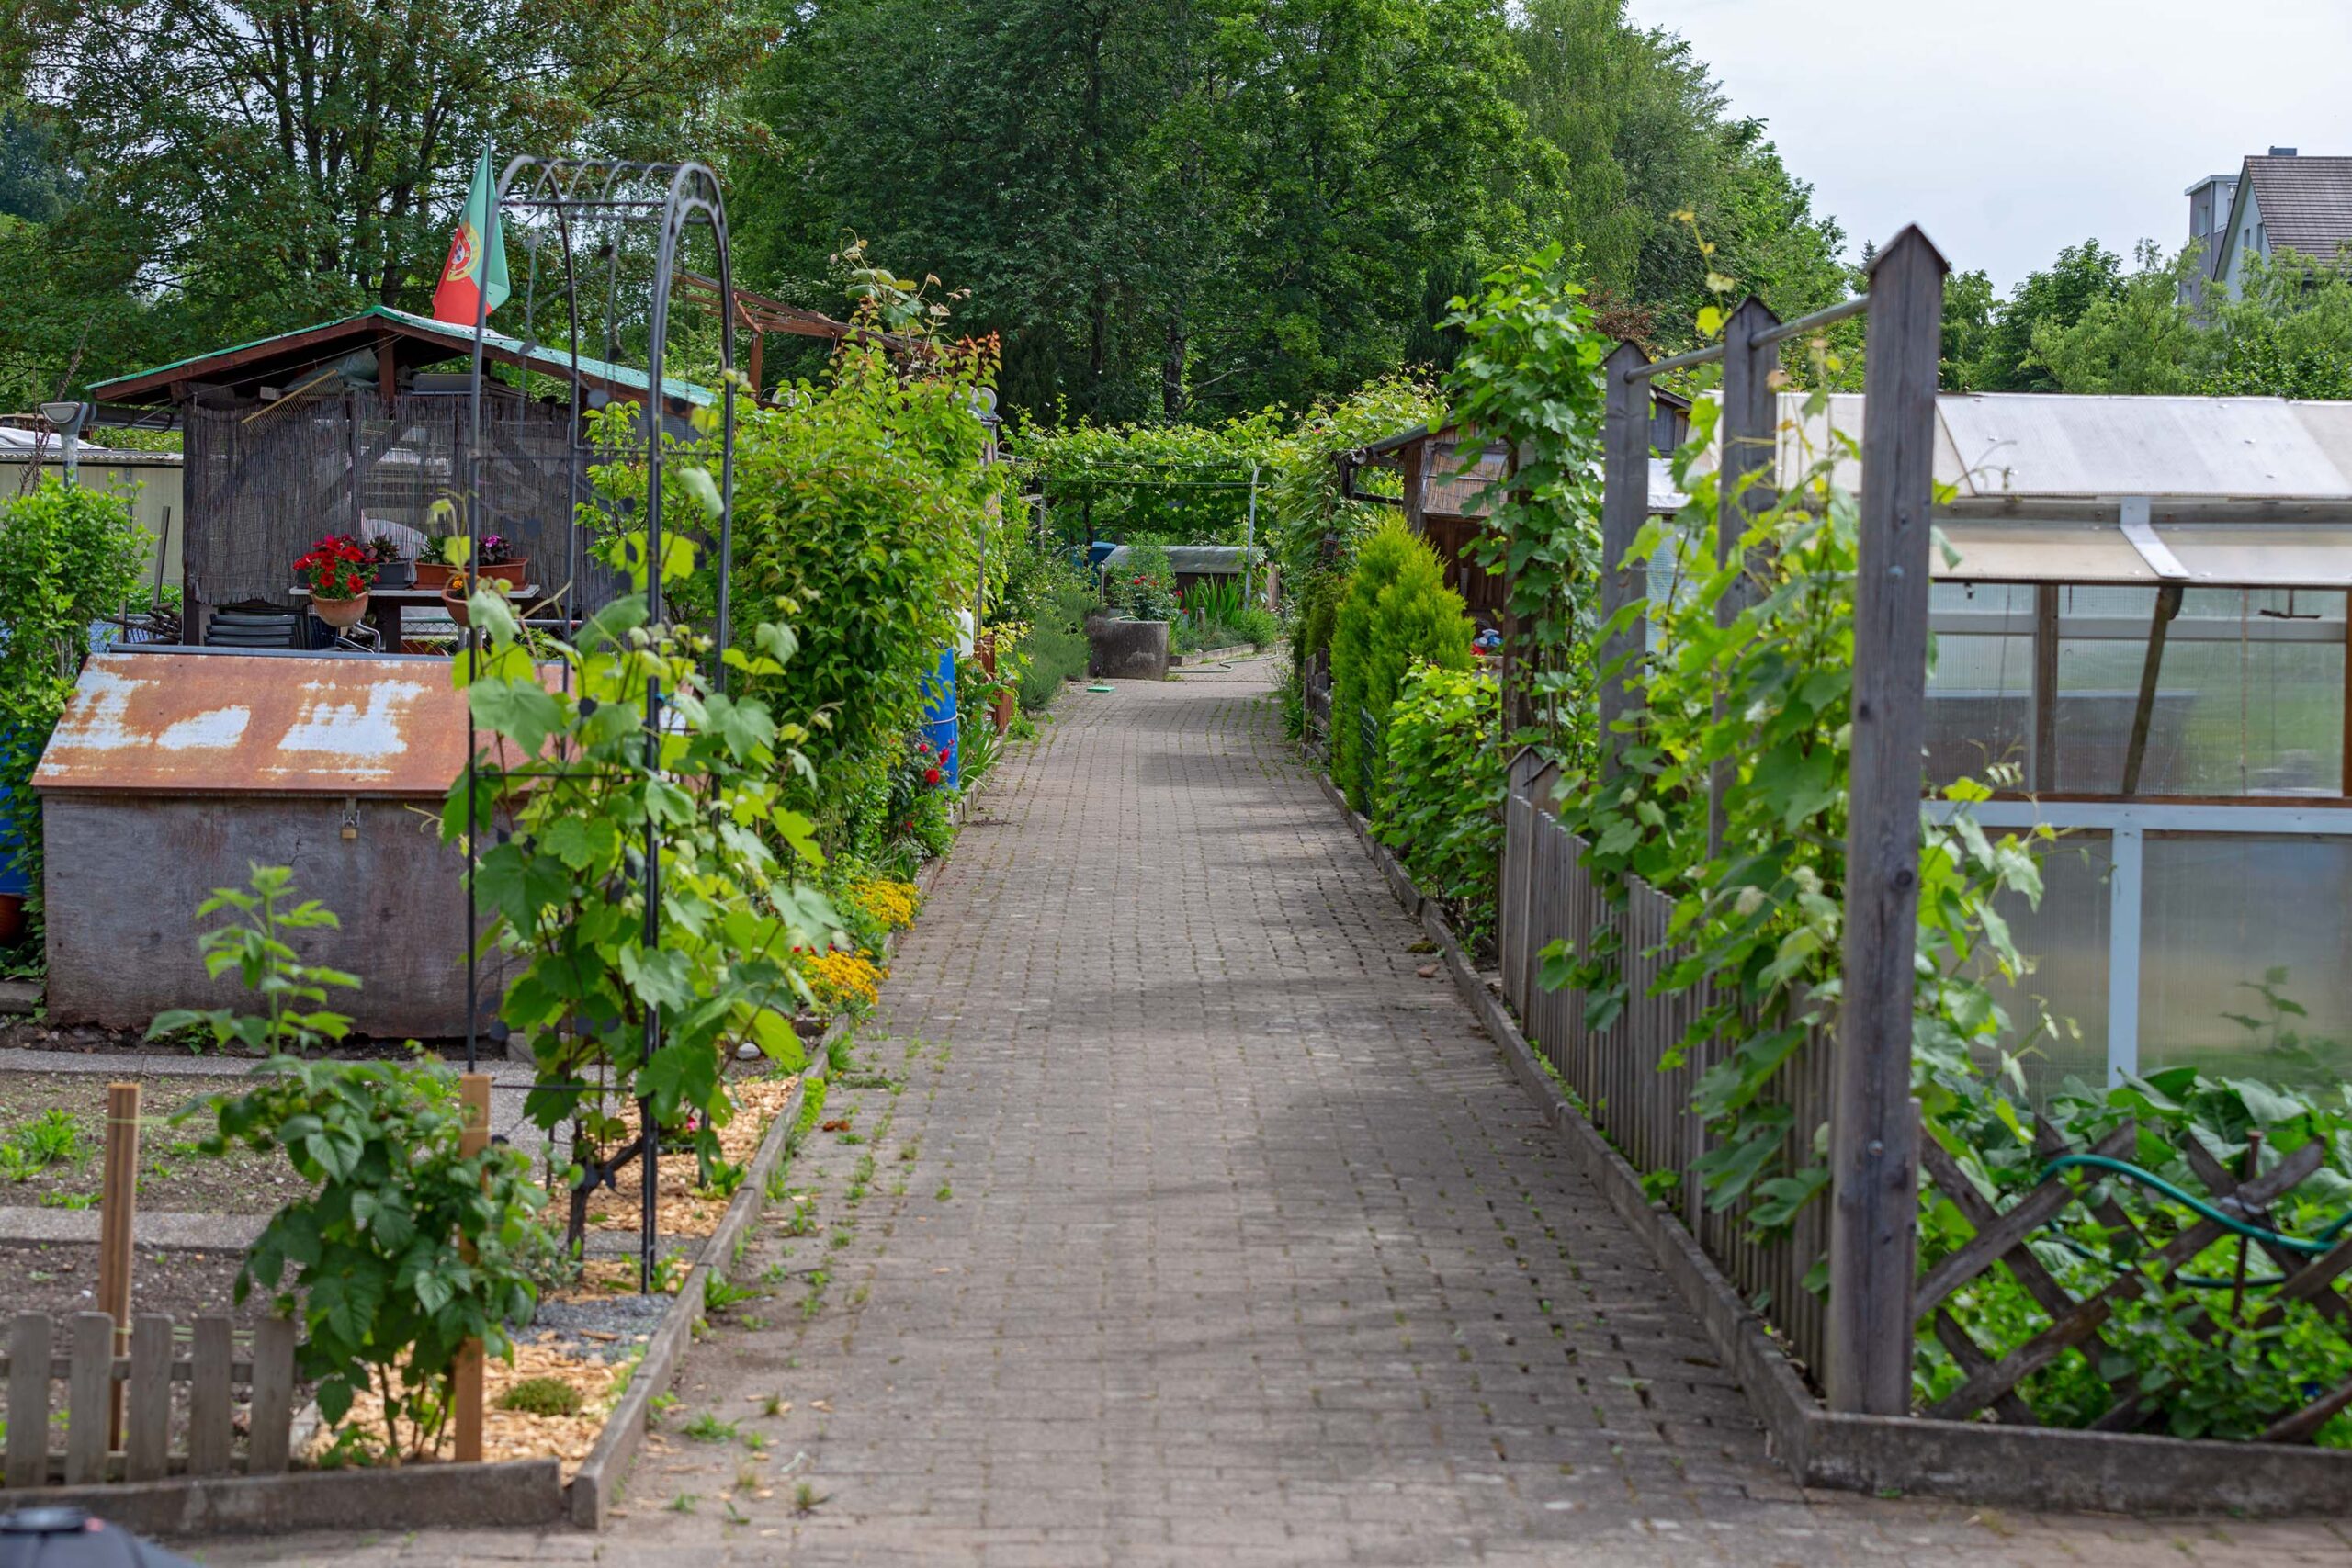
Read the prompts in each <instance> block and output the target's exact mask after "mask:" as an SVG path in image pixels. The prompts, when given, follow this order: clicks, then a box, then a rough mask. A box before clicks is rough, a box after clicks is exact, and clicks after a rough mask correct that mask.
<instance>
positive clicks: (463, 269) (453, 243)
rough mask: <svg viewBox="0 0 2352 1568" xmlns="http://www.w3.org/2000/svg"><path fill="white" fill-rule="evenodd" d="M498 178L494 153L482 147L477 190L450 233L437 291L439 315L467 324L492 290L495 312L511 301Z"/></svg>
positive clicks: (436, 316)
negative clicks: (508, 298)
mask: <svg viewBox="0 0 2352 1568" xmlns="http://www.w3.org/2000/svg"><path fill="white" fill-rule="evenodd" d="M497 189H498V182H497V180H496V178H495V176H493V175H492V174H491V172H490V151H489V149H487V148H484V149H483V150H482V155H481V163H480V164H476V165H474V188H473V191H472V193H471V194H470V195H469V196H468V197H466V213H465V216H464V217H462V218H460V219H458V231H457V232H456V233H454V234H452V235H450V236H449V259H448V260H447V262H446V263H444V264H443V265H442V267H441V282H440V285H439V287H437V288H435V289H434V290H433V319H434V320H435V321H450V322H454V323H455V324H457V325H458V326H461V327H470V326H472V325H473V324H474V313H475V310H477V308H479V307H480V306H481V301H482V299H483V297H484V295H485V294H486V295H487V296H488V298H489V300H490V304H489V308H488V309H486V310H481V316H482V318H483V319H484V320H487V319H488V318H489V315H490V312H491V311H492V310H497V309H498V308H499V307H500V306H501V305H503V304H504V303H506V296H507V295H508V294H509V293H510V292H512V290H510V289H509V288H507V287H506V236H505V234H504V233H503V231H501V230H500V229H499V226H498V204H497V200H496V197H495V194H494V193H495V192H496V191H497Z"/></svg>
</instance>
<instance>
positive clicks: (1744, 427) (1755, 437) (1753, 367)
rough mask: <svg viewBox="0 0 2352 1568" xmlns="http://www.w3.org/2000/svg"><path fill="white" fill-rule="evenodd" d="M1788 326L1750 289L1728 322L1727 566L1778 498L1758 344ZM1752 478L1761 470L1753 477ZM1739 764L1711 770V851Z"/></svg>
mask: <svg viewBox="0 0 2352 1568" xmlns="http://www.w3.org/2000/svg"><path fill="white" fill-rule="evenodd" d="M1780 324H1781V318H1780V317H1778V316H1776V315H1774V314H1773V313H1772V310H1771V308H1770V307H1769V306H1768V305H1766V304H1765V303H1764V301H1763V300H1761V299H1757V298H1756V297H1755V296H1754V295H1752V294H1751V295H1749V296H1748V297H1747V299H1746V300H1744V301H1742V302H1741V304H1740V306H1739V308H1738V309H1737V310H1734V311H1733V312H1732V313H1731V321H1729V322H1728V323H1726V324H1725V326H1724V412H1723V422H1722V423H1720V424H1719V425H1718V426H1717V427H1716V434H1717V436H1718V438H1719V440H1720V442H1721V447H1720V450H1721V451H1722V453H1723V461H1722V463H1721V464H1720V465H1719V467H1718V468H1717V470H1716V480H1715V482H1716V485H1717V487H1718V489H1717V491H1716V493H1717V494H1718V495H1719V496H1720V497H1721V502H1722V503H1721V504H1720V505H1719V506H1718V507H1717V508H1716V509H1715V564H1716V565H1717V566H1719V567H1720V566H1722V565H1723V564H1724V562H1726V561H1729V560H1731V559H1732V558H1734V557H1736V556H1737V555H1738V554H1739V541H1740V539H1741V537H1742V536H1745V535H1746V534H1747V529H1748V525H1749V524H1751V523H1753V522H1754V521H1755V520H1756V519H1757V518H1758V517H1760V516H1762V515H1763V514H1764V513H1767V512H1770V510H1771V509H1772V506H1773V503H1774V502H1775V501H1776V500H1777V499H1778V496H1777V489H1776V486H1775V483H1774V481H1775V480H1776V479H1778V477H1779V476H1778V474H1777V473H1776V472H1775V471H1774V458H1775V457H1776V456H1777V454H1778V451H1779V446H1780V437H1779V431H1780V398H1779V395H1778V393H1777V392H1776V390H1775V389H1774V388H1773V385H1772V372H1773V371H1774V370H1776V369H1778V368H1779V367H1780V364H1781V345H1780V344H1779V343H1778V342H1777V341H1775V342H1771V343H1764V344H1759V343H1758V342H1757V341H1756V336H1757V334H1758V333H1764V332H1769V331H1770V330H1771V329H1772V328H1774V327H1777V326H1779V325H1780ZM1750 476H1754V477H1753V478H1752V479H1751V478H1750ZM1747 602H1748V595H1747V586H1746V583H1745V581H1742V583H1741V584H1740V585H1739V586H1738V587H1736V588H1735V589H1733V590H1732V591H1731V592H1728V593H1725V594H1724V596H1723V597H1722V598H1721V599H1718V600H1717V601H1715V625H1716V626H1719V627H1720V626H1730V625H1731V624H1732V622H1734V621H1736V620H1737V619H1738V618H1739V613H1740V612H1741V611H1742V610H1744V609H1746V608H1747ZM1723 712H1724V699H1723V694H1722V693H1721V692H1720V691H1718V692H1717V693H1716V694H1715V716H1716V717H1717V718H1718V719H1721V718H1722V717H1723ZM1736 773H1737V770H1736V768H1735V767H1734V765H1733V764H1732V763H1730V762H1728V761H1724V762H1717V763H1716V764H1715V766H1714V768H1713V772H1712V773H1711V774H1710V775H1709V780H1708V791H1707V794H1708V801H1707V852H1708V854H1709V855H1710V856H1713V855H1715V854H1719V853H1721V852H1722V851H1723V847H1724V819H1725V818H1724V795H1726V794H1728V793H1729V791H1730V789H1731V787H1732V781H1733V779H1734V777H1735V776H1736Z"/></svg>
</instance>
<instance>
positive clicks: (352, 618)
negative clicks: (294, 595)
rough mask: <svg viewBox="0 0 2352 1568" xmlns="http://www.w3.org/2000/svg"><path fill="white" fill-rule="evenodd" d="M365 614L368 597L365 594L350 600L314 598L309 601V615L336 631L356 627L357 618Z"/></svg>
mask: <svg viewBox="0 0 2352 1568" xmlns="http://www.w3.org/2000/svg"><path fill="white" fill-rule="evenodd" d="M367 613H368V595H367V594H365V593H362V594H360V595H358V596H357V597H356V598H352V599H316V598H314V599H312V600H311V614H312V615H316V616H318V618H319V619H321V620H322V621H324V622H325V623H326V624H327V625H329V626H333V627H334V629H335V630H337V631H342V630H343V629H344V628H345V627H346V626H356V625H357V624H358V623H359V618H360V617H361V616H363V615H366V614H367Z"/></svg>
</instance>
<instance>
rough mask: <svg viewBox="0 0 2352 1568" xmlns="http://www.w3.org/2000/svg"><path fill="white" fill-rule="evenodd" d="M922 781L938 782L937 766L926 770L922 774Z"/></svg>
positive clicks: (928, 782) (927, 782)
mask: <svg viewBox="0 0 2352 1568" xmlns="http://www.w3.org/2000/svg"><path fill="white" fill-rule="evenodd" d="M922 782H923V783H925V784H937V783H938V782H939V770H938V769H937V768H933V769H931V770H929V771H928V772H926V773H924V774H923V775H922Z"/></svg>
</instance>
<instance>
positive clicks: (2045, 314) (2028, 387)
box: [1969, 240, 2123, 392]
mask: <svg viewBox="0 0 2352 1568" xmlns="http://www.w3.org/2000/svg"><path fill="white" fill-rule="evenodd" d="M2122 288H2123V258H2122V257H2120V256H2119V255H2117V254H2115V253H2114V252H2112V251H2109V250H2106V249H2104V248H2102V247H2101V246H2100V244H2099V243H2098V241H2097V240H2085V241H2084V242H2083V243H2081V244H2079V245H2068V246H2066V247H2065V248H2064V250H2061V251H2060V252H2059V253H2058V259H2057V260H2056V261H2055V262H2054V263H2052V265H2051V267H2050V270H2049V271H2047V272H2037V273H2033V274H2031V275H2030V276H2028V277H2027V278H2026V280H2025V281H2024V282H2023V283H2020V284H2018V286H2017V288H2015V289H2014V290H2012V291H2011V293H2010V295H2009V298H2008V299H2007V300H2005V301H2003V303H2002V305H2001V308H2000V309H1999V310H1997V311H1996V312H1995V313H1994V315H1993V319H1992V322H1991V324H1990V326H1989V327H1988V328H1987V329H1986V330H1985V334H1984V339H1983V345H1982V348H1981V350H1980V351H1979V353H1978V355H1977V357H1976V360H1975V365H1974V368H1973V370H1972V371H1971V372H1970V375H1969V380H1970V382H1971V385H1972V386H1973V389H1976V390H1978V391H1985V392H2056V391H2062V390H2064V383H2063V382H2062V381H2061V380H2060V379H2059V377H2058V375H2057V373H2056V372H2055V371H2054V370H2052V368H2051V367H2049V366H2048V365H2047V364H2046V363H2044V362H2043V361H2042V360H2041V358H2040V357H2039V356H2038V355H2036V353H2035V350H2034V339H2035V336H2036V334H2037V333H2041V334H2048V333H2054V332H2063V331H2064V330H2065V329H2066V328H2068V327H2071V326H2073V325H2074V324H2075V322H2076V321H2080V320H2081V319H2082V318H2083V314H2084V312H2086V311H2087V310H2089V309H2090V308H2091V307H2092V306H2093V305H2095V304H2097V303H2098V301H2100V300H2102V299H2111V298H2113V297H2114V296H2115V295H2116V294H2118V293H2120V291H2121V289H2122Z"/></svg>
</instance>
